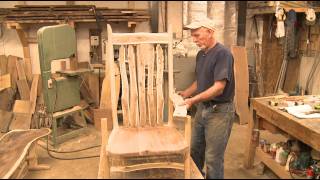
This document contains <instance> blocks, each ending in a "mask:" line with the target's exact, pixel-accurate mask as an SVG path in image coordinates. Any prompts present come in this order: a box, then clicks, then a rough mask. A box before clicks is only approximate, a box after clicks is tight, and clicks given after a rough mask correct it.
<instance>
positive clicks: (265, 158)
mask: <svg viewBox="0 0 320 180" xmlns="http://www.w3.org/2000/svg"><path fill="white" fill-rule="evenodd" d="M256 156H257V157H258V158H259V159H260V160H261V161H262V162H263V163H264V164H265V165H266V166H268V167H269V168H270V169H271V170H272V171H273V172H274V173H275V174H276V175H277V176H279V177H280V178H281V179H292V178H291V176H290V173H289V172H288V171H286V170H285V166H281V165H280V164H279V163H277V162H276V161H275V160H274V159H272V157H271V156H270V155H269V154H267V153H265V152H263V151H262V150H261V148H260V147H258V148H257V149H256Z"/></svg>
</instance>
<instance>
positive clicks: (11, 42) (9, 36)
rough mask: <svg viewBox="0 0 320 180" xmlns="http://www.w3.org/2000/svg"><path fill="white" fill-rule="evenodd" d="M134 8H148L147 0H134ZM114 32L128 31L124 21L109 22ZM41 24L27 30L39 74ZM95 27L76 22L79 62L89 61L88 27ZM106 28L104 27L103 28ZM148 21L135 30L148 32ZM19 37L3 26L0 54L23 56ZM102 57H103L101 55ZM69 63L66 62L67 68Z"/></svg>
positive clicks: (112, 5) (108, 3)
mask: <svg viewBox="0 0 320 180" xmlns="http://www.w3.org/2000/svg"><path fill="white" fill-rule="evenodd" d="M65 4H66V1H1V2H0V6H1V7H3V8H13V7H14V6H15V5H65ZM74 4H75V5H83V4H94V5H96V6H97V7H110V8H128V6H129V3H128V1H117V2H116V3H114V2H112V1H74ZM133 8H135V9H148V8H149V2H148V1H135V3H134V7H133ZM111 26H112V27H113V31H114V32H129V28H128V25H127V23H126V22H121V23H117V24H115V23H111ZM40 27H42V26H40V25H39V26H36V25H35V26H33V27H32V28H30V29H29V30H28V35H29V37H30V38H29V39H32V42H31V43H30V51H31V52H30V55H31V59H32V71H33V73H34V74H40V64H39V55H38V45H37V42H36V37H37V36H36V33H37V30H38V29H39V28H40ZM90 28H96V24H95V23H77V24H76V36H77V53H78V54H77V55H78V56H77V57H78V61H79V62H88V61H90V57H89V51H90V43H89V29H90ZM104 30H106V28H104ZM150 31H151V28H150V23H148V22H143V23H138V24H137V26H136V32H150ZM20 44H21V43H20V40H19V37H18V35H17V33H16V31H15V30H14V29H7V28H6V27H3V37H2V38H1V37H0V54H4V55H14V56H18V57H23V50H22V46H21V45H20ZM103 59H105V57H104V55H103ZM68 67H69V63H67V68H68ZM59 69H60V63H59V61H55V62H53V66H52V70H53V71H55V70H59Z"/></svg>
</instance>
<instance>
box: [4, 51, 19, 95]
mask: <svg viewBox="0 0 320 180" xmlns="http://www.w3.org/2000/svg"><path fill="white" fill-rule="evenodd" d="M17 60H18V57H16V56H11V55H10V56H8V64H7V72H8V73H9V74H10V75H11V86H12V88H13V89H16V87H17V85H16V82H17V80H18V73H17V68H16V61H17Z"/></svg>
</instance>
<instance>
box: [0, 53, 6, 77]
mask: <svg viewBox="0 0 320 180" xmlns="http://www.w3.org/2000/svg"><path fill="white" fill-rule="evenodd" d="M7 64H8V59H7V56H5V55H0V75H4V74H7Z"/></svg>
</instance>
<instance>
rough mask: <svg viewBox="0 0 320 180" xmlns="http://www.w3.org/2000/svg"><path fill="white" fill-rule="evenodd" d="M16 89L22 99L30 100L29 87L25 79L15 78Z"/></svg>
mask: <svg viewBox="0 0 320 180" xmlns="http://www.w3.org/2000/svg"><path fill="white" fill-rule="evenodd" d="M17 85H18V90H19V93H20V97H21V99H22V100H30V87H29V85H28V82H27V80H26V79H22V80H17Z"/></svg>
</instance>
